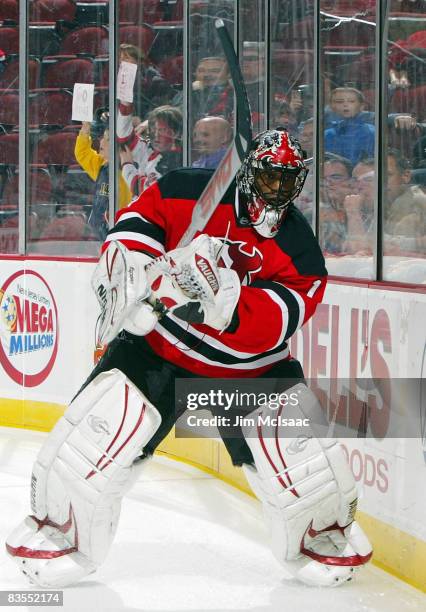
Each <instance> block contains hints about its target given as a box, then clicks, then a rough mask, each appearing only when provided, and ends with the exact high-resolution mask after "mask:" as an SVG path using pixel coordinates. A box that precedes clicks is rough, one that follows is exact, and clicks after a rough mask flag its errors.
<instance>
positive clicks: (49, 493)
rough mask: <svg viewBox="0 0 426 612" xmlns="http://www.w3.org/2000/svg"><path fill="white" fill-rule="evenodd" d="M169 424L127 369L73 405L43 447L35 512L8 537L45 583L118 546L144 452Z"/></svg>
mask: <svg viewBox="0 0 426 612" xmlns="http://www.w3.org/2000/svg"><path fill="white" fill-rule="evenodd" d="M160 423H161V416H160V414H159V412H158V410H157V409H156V408H155V407H154V406H153V405H152V404H151V403H150V402H149V401H148V400H147V399H146V397H145V396H144V395H143V393H142V392H141V391H139V389H137V387H135V385H133V384H132V383H131V382H130V381H129V380H128V379H127V378H126V376H125V375H124V374H123V373H122V372H121V371H119V370H117V369H114V370H111V371H108V372H104V373H102V374H99V376H97V377H96V378H95V379H94V380H93V381H92V382H90V383H89V384H88V385H87V387H86V388H85V389H83V391H82V392H81V393H80V394H79V395H78V396H77V398H76V399H75V400H74V401H73V402H72V403H71V405H70V406H69V408H68V410H67V411H66V412H65V414H64V416H63V417H62V418H61V419H59V421H58V423H57V424H56V425H55V427H54V429H53V430H52V432H51V433H50V435H49V437H48V438H47V440H46V442H45V444H44V445H43V447H42V448H41V450H40V453H39V455H38V457H37V460H36V462H35V464H34V468H33V474H32V480H31V507H32V511H33V516H31V517H27V519H25V521H24V522H23V523H21V525H19V526H18V527H17V528H16V529H15V530H14V531H13V532H12V533H11V534H10V536H9V537H8V539H7V543H6V547H7V551H8V553H9V554H10V555H11V556H12V557H13V558H14V559H15V560H16V561H17V562H18V564H19V566H20V569H21V570H22V571H23V572H24V573H25V574H26V575H27V576H28V578H29V579H30V580H31V581H32V582H35V583H36V584H38V585H39V586H42V587H47V588H52V587H62V586H66V585H68V584H71V583H73V582H76V581H77V580H79V579H80V578H81V577H83V576H85V575H87V574H88V573H91V572H93V571H95V570H96V568H97V567H98V566H99V565H100V564H101V563H102V561H103V560H104V559H105V557H106V555H107V553H108V550H109V548H110V545H111V543H112V540H113V537H114V534H115V531H116V528H117V524H118V519H119V515H120V509H121V500H122V497H123V495H124V494H125V492H126V491H127V490H128V489H129V487H130V486H131V485H132V484H133V482H134V481H135V478H136V474H137V473H138V472H139V469H140V465H141V464H143V463H145V460H143V461H140V460H138V457H140V455H141V454H142V450H143V448H144V446H146V444H147V443H148V441H149V440H150V439H151V438H152V436H153V435H154V433H155V432H156V431H157V429H158V427H159V426H160Z"/></svg>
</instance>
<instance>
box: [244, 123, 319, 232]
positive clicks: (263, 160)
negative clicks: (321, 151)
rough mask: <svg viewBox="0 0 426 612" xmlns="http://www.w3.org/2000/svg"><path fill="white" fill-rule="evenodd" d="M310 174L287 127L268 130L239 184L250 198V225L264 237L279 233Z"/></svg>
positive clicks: (248, 160) (255, 145)
mask: <svg viewBox="0 0 426 612" xmlns="http://www.w3.org/2000/svg"><path fill="white" fill-rule="evenodd" d="M307 173H308V170H307V168H306V166H305V163H304V160H303V153H302V149H301V148H300V145H299V143H298V142H297V140H295V139H294V138H292V137H291V136H290V135H289V134H288V132H287V131H286V130H285V129H284V128H277V129H276V130H266V131H265V132H261V133H260V134H258V136H256V138H255V139H254V140H253V143H252V146H251V150H250V152H249V153H248V155H247V157H246V159H245V160H244V161H243V163H242V166H241V168H240V170H239V172H238V174H237V185H238V189H239V191H240V192H241V193H242V194H243V195H244V196H245V199H246V209H247V210H246V214H247V215H248V218H249V223H250V225H252V226H253V227H254V229H255V230H256V231H257V232H258V233H259V234H260V235H261V236H263V237H264V238H272V237H274V236H275V235H276V234H277V233H278V231H279V229H280V226H281V224H282V222H283V220H284V218H285V215H286V213H287V211H288V208H289V206H290V204H291V203H292V202H293V200H294V199H295V198H296V197H297V196H298V195H299V194H300V192H301V191H302V188H303V185H304V183H305V179H306V175H307Z"/></svg>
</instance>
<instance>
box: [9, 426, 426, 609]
mask: <svg viewBox="0 0 426 612" xmlns="http://www.w3.org/2000/svg"><path fill="white" fill-rule="evenodd" d="M44 437H45V434H42V433H37V432H28V431H24V430H14V429H9V428H0V517H1V520H0V541H1V543H3V542H4V540H5V537H6V535H7V534H8V533H9V531H10V530H11V529H12V528H13V527H15V525H16V524H17V522H19V521H20V520H21V519H22V518H24V516H25V515H26V514H28V513H29V510H30V509H29V478H30V472H31V465H32V462H33V460H34V458H35V456H36V453H37V451H38V449H39V448H40V445H41V443H42V441H43V439H44ZM27 588H29V589H30V590H31V589H32V590H34V587H30V586H29V585H27V584H26V583H25V581H24V578H23V577H21V575H20V574H19V573H18V569H17V567H16V566H15V564H14V563H13V562H12V561H11V560H10V559H9V558H8V557H7V556H6V554H5V551H4V546H3V544H1V546H0V590H6V589H27ZM10 609H11V610H12V609H13V610H27V609H28V610H34V609H35V608H27V607H14V608H10ZM48 609H52V610H54V609H58V610H59V609H60V608H53V607H52V608H48ZM61 609H62V610H66V611H69V612H71V611H73V612H75V611H77V610H91V611H92V612H103V610H115V611H116V612H121V611H122V610H143V611H155V612H162V611H164V612H165V611H167V612H180V611H182V612H183V611H188V610H191V611H194V612H203V611H210V612H218V611H222V610H223V611H227V610H233V611H235V612H240V611H243V610H249V611H251V612H255V611H256V612H270V611H271V612H272V611H274V612H275V611H276V612H322V611H324V612H376V611H377V612H379V611H383V612H385V611H386V612H405V611H410V612H414V611H417V610H419V611H420V610H423V611H424V610H426V596H425V595H424V594H422V593H421V592H419V591H417V590H415V589H413V588H411V587H409V586H408V585H406V584H405V583H402V582H400V581H398V580H396V579H395V578H393V577H392V576H390V575H388V574H386V573H385V572H382V571H381V570H379V569H377V568H375V567H374V566H372V565H370V566H368V567H367V568H365V569H364V570H363V571H362V572H360V573H359V574H358V576H357V578H356V580H354V581H353V582H351V583H347V584H346V585H345V586H343V587H340V588H337V589H319V588H309V587H306V586H303V585H300V584H299V583H296V582H294V581H292V580H286V579H284V578H283V571H282V569H281V568H280V566H279V564H278V563H277V562H276V561H275V559H274V558H273V557H272V555H271V553H270V552H269V549H268V546H267V544H266V530H265V528H264V525H263V522H262V518H261V510H260V505H259V503H258V502H257V501H256V500H254V499H252V498H250V497H249V496H247V495H245V494H243V493H240V492H239V491H237V490H235V489H234V488H232V487H230V486H228V485H227V484H225V483H223V482H221V481H219V480H217V479H215V478H213V477H211V476H208V475H206V474H204V473H203V472H200V471H198V470H196V469H194V468H191V467H189V466H186V465H184V464H182V463H178V462H175V461H171V460H168V459H165V458H162V457H158V458H155V459H154V461H152V462H150V463H149V464H148V465H147V467H146V470H145V472H143V474H142V476H141V478H140V480H139V481H138V482H137V484H136V485H135V487H134V488H133V489H132V490H131V492H130V493H129V494H128V496H127V497H126V499H125V500H124V502H123V507H122V514H121V520H120V525H119V528H118V532H117V537H116V539H115V541H114V544H113V546H112V548H111V551H110V554H109V556H108V558H107V561H106V562H105V564H104V565H103V566H102V567H101V568H100V569H99V570H98V572H97V573H96V574H93V575H92V576H89V577H88V578H86V579H85V580H84V581H82V582H81V583H80V584H78V585H77V586H74V587H70V588H68V589H65V590H64V607H63V608H61Z"/></svg>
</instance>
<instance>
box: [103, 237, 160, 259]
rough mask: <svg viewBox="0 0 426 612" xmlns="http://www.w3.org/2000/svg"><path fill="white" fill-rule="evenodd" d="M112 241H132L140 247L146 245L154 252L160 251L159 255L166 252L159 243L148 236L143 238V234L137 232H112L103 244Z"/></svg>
mask: <svg viewBox="0 0 426 612" xmlns="http://www.w3.org/2000/svg"><path fill="white" fill-rule="evenodd" d="M114 240H132V242H139V243H140V244H141V245H144V244H146V245H147V246H150V247H151V248H153V249H155V250H156V251H160V253H163V254H165V252H166V251H165V250H164V246H163V245H162V244H161V242H158V240H154V238H150V237H149V236H145V235H144V234H140V233H139V232H114V233H113V234H109V235H108V236H107V237H106V240H105V244H108V242H113V241H114Z"/></svg>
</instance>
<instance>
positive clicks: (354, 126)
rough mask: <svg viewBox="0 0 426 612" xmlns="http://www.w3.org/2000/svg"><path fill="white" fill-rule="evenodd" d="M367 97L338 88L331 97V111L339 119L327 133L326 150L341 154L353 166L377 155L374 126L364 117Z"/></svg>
mask: <svg viewBox="0 0 426 612" xmlns="http://www.w3.org/2000/svg"><path fill="white" fill-rule="evenodd" d="M363 107H364V96H363V95H362V93H361V92H360V91H359V90H358V89H355V88H353V87H337V88H336V89H334V90H333V91H332V94H331V108H332V109H333V112H334V113H335V114H336V115H337V116H338V117H339V120H338V121H336V122H335V125H334V127H331V128H328V129H326V130H325V134H324V149H325V151H327V152H329V153H335V154H336V155H341V156H342V157H346V158H347V159H349V160H350V162H351V163H352V164H356V163H358V162H359V161H360V160H361V159H362V158H364V157H372V156H373V155H374V126H373V125H371V124H369V123H366V122H365V121H364V119H363V117H362V114H361V113H362V111H363Z"/></svg>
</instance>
